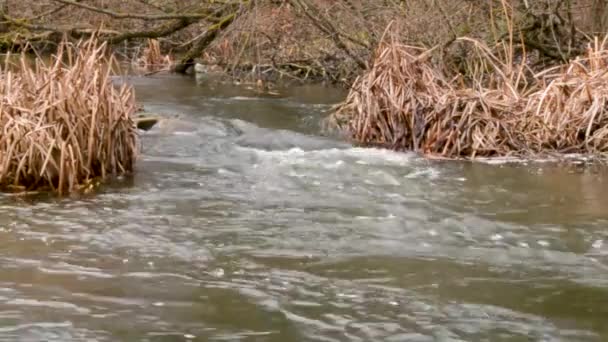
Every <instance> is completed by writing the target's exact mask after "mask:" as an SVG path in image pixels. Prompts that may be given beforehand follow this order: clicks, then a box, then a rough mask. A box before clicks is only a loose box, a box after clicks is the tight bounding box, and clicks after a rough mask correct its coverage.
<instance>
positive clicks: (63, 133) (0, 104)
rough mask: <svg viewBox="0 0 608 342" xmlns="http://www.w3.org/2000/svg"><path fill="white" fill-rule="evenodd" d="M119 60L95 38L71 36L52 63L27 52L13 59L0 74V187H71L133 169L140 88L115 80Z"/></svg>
mask: <svg viewBox="0 0 608 342" xmlns="http://www.w3.org/2000/svg"><path fill="white" fill-rule="evenodd" d="M7 60H8V58H7ZM114 62H115V61H114V57H113V56H110V57H108V56H107V54H106V46H105V44H101V45H100V44H98V43H97V41H96V40H95V38H91V39H89V40H87V41H81V42H79V43H78V44H76V45H75V46H73V45H70V44H69V43H67V42H65V41H64V42H63V43H62V44H61V45H60V46H59V48H58V51H57V54H56V55H53V56H52V58H51V61H50V62H49V63H48V64H45V63H44V62H43V61H42V60H41V59H39V58H37V59H36V60H35V61H34V63H31V62H30V61H28V59H27V58H26V57H25V56H22V57H21V58H20V62H19V64H18V65H12V66H11V65H9V64H8V62H7V64H6V65H5V67H4V70H3V71H2V72H1V73H0V190H3V191H6V190H21V191H23V190H40V189H44V188H48V189H50V190H53V191H55V192H57V193H59V194H65V193H69V192H73V191H77V190H79V189H81V188H82V186H84V185H90V184H91V183H92V181H93V180H95V179H99V178H101V179H105V178H106V177H108V176H111V175H122V174H126V173H129V172H131V171H133V167H134V163H135V158H136V138H137V136H136V128H135V124H134V122H133V120H132V117H131V116H132V114H134V112H135V108H136V106H135V99H134V93H133V90H132V88H130V87H128V86H126V85H123V86H122V87H120V88H116V87H115V86H114V85H113V84H112V81H111V79H110V73H111V65H112V64H113V63H114Z"/></svg>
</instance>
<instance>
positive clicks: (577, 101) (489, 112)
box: [331, 38, 608, 159]
mask: <svg viewBox="0 0 608 342" xmlns="http://www.w3.org/2000/svg"><path fill="white" fill-rule="evenodd" d="M461 40H462V41H463V42H465V43H467V44H472V45H473V48H474V49H475V50H476V51H477V55H478V58H477V61H475V62H472V70H477V71H478V72H477V73H473V75H474V77H473V79H472V80H471V81H467V82H465V81H463V80H462V79H461V78H459V77H456V78H454V79H447V77H446V76H445V75H444V74H443V73H442V71H441V70H442V68H441V67H440V66H438V65H437V64H436V63H433V62H432V61H431V60H430V55H431V53H430V51H429V50H424V49H418V48H415V47H411V46H406V45H403V44H401V43H398V42H397V41H395V40H392V39H385V40H384V41H383V42H382V43H381V44H380V46H379V47H378V49H377V50H376V54H375V57H374V60H373V63H372V66H371V68H370V69H369V70H368V71H367V72H366V73H365V74H364V75H362V76H360V77H359V78H358V79H357V81H356V82H355V83H354V85H353V86H352V89H351V91H350V94H349V95H348V97H347V99H346V101H345V102H344V103H343V104H341V105H340V106H339V107H338V109H337V111H336V112H335V113H334V114H333V116H332V118H331V119H332V120H331V121H332V123H333V124H334V125H335V126H338V127H339V128H341V129H342V131H344V132H345V133H346V135H347V136H348V137H350V139H352V140H353V141H354V142H356V143H358V144H361V145H366V146H382V147H387V148H391V149H395V150H414V151H418V152H420V153H423V154H426V155H429V156H440V157H444V158H466V159H472V158H475V157H496V156H521V157H530V156H537V155H539V154H545V153H560V154H562V153H564V154H565V153H581V154H585V155H598V154H602V153H606V152H608V74H607V73H606V70H607V67H608V42H607V40H604V41H602V42H599V41H597V40H596V41H594V42H591V43H590V44H589V46H588V49H587V53H586V55H585V56H581V57H579V58H577V59H575V60H572V61H571V62H569V63H568V64H564V65H560V66H557V67H553V68H549V69H546V70H542V71H540V72H536V73H533V72H532V71H531V70H530V69H529V68H528V67H527V65H526V63H525V57H524V58H523V59H522V62H521V63H515V62H514V60H513V53H512V51H513V49H512V47H509V46H505V45H503V49H502V50H501V51H503V52H505V53H503V54H500V56H499V55H498V54H497V53H493V52H492V50H491V49H490V48H488V47H487V46H486V45H484V44H483V43H481V42H480V41H477V40H473V39H466V38H462V39H461ZM501 56H502V57H501Z"/></svg>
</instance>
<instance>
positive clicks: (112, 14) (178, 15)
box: [53, 0, 210, 20]
mask: <svg viewBox="0 0 608 342" xmlns="http://www.w3.org/2000/svg"><path fill="white" fill-rule="evenodd" d="M53 1H55V2H59V3H62V4H65V5H70V6H75V7H80V8H84V9H86V10H89V11H92V12H97V13H102V14H105V15H108V16H110V17H112V18H115V19H141V20H174V19H205V18H206V17H208V16H209V14H210V13H209V12H210V11H209V10H202V11H201V10H199V11H198V12H199V13H193V14H188V13H172V14H135V13H118V12H114V11H110V10H106V9H103V8H99V7H95V6H91V5H87V4H84V3H80V2H76V1H73V0H53ZM195 12H197V11H195Z"/></svg>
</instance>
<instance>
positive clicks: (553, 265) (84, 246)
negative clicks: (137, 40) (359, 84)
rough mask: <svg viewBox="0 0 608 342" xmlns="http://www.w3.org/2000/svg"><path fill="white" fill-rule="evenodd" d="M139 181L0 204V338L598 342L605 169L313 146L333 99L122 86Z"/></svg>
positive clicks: (601, 333)
mask: <svg viewBox="0 0 608 342" xmlns="http://www.w3.org/2000/svg"><path fill="white" fill-rule="evenodd" d="M130 82H132V83H133V84H134V86H135V88H136V91H137V97H138V99H139V100H140V101H141V102H143V103H144V105H145V106H146V107H147V109H148V110H150V111H154V112H158V113H165V114H164V115H167V116H171V117H173V116H174V114H176V115H177V116H176V117H173V118H171V119H170V120H167V121H165V122H163V123H162V124H161V125H159V127H156V128H154V129H153V130H151V131H149V132H146V133H143V134H142V135H141V145H142V155H141V158H140V160H139V162H138V164H137V173H136V175H135V176H134V177H132V178H130V179H126V180H123V181H121V182H117V183H116V184H111V185H109V186H107V187H105V188H104V189H103V191H102V192H101V193H99V194H96V195H93V196H86V197H82V198H76V199H74V198H67V199H53V198H46V199H44V198H43V199H36V200H26V199H19V198H15V197H9V196H2V197H0V265H1V267H2V268H1V272H0V341H235V340H238V341H277V342H279V341H281V342H283V341H491V342H495V341H568V342H569V341H608V324H607V323H608V229H607V228H608V210H607V209H608V175H607V174H606V172H605V170H603V169H602V168H598V167H593V168H585V167H575V166H568V167H566V166H555V165H552V164H550V163H528V164H526V163H517V164H507V163H466V162H445V161H431V160H426V159H423V158H420V157H417V156H415V155H414V154H407V153H395V152H390V151H384V150H377V149H364V148H356V147H352V146H350V145H348V144H346V143H344V142H340V141H337V140H335V139H330V138H326V137H323V136H321V134H320V128H319V121H320V119H321V117H322V115H323V113H324V112H325V111H327V110H328V108H329V107H330V106H331V105H332V104H334V103H336V102H338V101H340V100H341V99H342V98H343V96H344V94H343V93H342V92H341V91H338V90H332V89H327V88H322V87H318V86H300V87H291V88H288V89H283V90H281V91H280V93H281V96H277V97H273V96H257V95H256V94H255V93H253V92H252V91H250V90H247V89H244V87H243V86H239V87H237V86H227V85H218V84H215V83H213V82H206V81H205V80H202V81H200V82H195V81H194V80H193V79H191V78H181V77H173V76H160V75H158V76H156V77H148V78H133V79H131V80H130Z"/></svg>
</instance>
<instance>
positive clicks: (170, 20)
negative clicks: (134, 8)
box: [0, 0, 248, 45]
mask: <svg viewBox="0 0 608 342" xmlns="http://www.w3.org/2000/svg"><path fill="white" fill-rule="evenodd" d="M49 1H50V2H53V3H56V7H54V8H51V9H50V10H45V12H42V13H38V14H34V15H33V16H31V17H29V18H18V17H12V16H10V15H9V11H8V9H7V8H6V2H5V1H2V0H0V5H2V7H0V20H1V21H2V23H3V24H5V25H6V26H7V29H9V30H10V27H11V26H12V27H15V28H19V29H21V30H14V31H15V32H20V33H19V36H20V37H21V38H22V39H25V40H28V36H30V35H31V36H40V34H42V36H43V37H49V39H51V40H52V39H53V38H52V37H55V38H56V37H62V36H64V35H66V34H67V35H68V36H70V37H73V38H82V37H85V36H89V35H91V34H93V33H94V32H96V33H99V34H100V36H99V37H100V39H104V40H106V41H108V42H109V43H110V44H119V43H122V42H124V41H127V40H132V39H141V38H161V37H167V36H170V35H172V34H174V33H176V32H178V31H181V30H183V29H185V28H187V27H190V26H191V25H192V24H195V23H198V22H201V21H206V22H208V23H212V26H211V27H215V26H217V27H219V28H220V29H221V28H223V27H224V26H225V25H226V23H229V22H230V21H231V20H233V19H234V18H231V19H230V20H226V18H227V17H226V16H225V13H230V11H234V12H236V9H237V8H238V6H239V5H240V4H241V3H248V1H243V0H226V1H215V0H209V1H200V2H192V3H191V5H190V6H186V7H185V8H181V9H176V8H172V7H168V8H166V9H162V8H159V7H156V6H153V7H150V8H149V9H150V11H151V12H152V13H146V12H149V11H146V10H144V11H143V12H144V13H138V12H120V11H119V10H118V7H116V8H110V9H106V8H101V7H97V6H95V5H91V4H88V3H84V2H81V1H79V0H49ZM124 3H125V4H129V5H133V4H134V3H136V2H133V1H131V2H130V1H125V2H124ZM140 3H141V4H144V5H145V6H150V5H148V4H147V2H140ZM66 7H76V8H78V9H80V10H83V11H84V12H85V13H91V14H97V16H99V15H102V16H108V17H109V18H111V20H114V21H115V22H116V23H122V22H125V23H127V25H126V26H131V29H127V30H123V29H120V28H114V27H121V26H122V27H124V26H125V25H123V24H119V25H114V26H112V25H108V26H106V25H105V24H104V29H101V28H99V27H92V26H91V25H90V24H89V22H87V21H86V19H85V21H83V23H74V22H72V21H65V20H63V21H62V20H59V21H57V20H55V19H53V18H50V21H49V20H42V19H49V18H45V17H47V16H48V15H51V14H54V13H58V12H61V10H62V9H64V8H66ZM163 11H165V13H162V12H163ZM154 12H161V13H154ZM134 20H135V23H134V22H133V21H134ZM137 21H140V22H142V24H136V22H137ZM144 22H145V23H147V22H153V23H156V24H153V26H152V27H150V25H147V24H143V23H144ZM108 27H110V29H108ZM207 30H209V29H207ZM7 32H11V31H7ZM4 39H5V40H10V36H7V37H4ZM9 43H10V42H9ZM195 43H196V42H195ZM195 45H196V44H195Z"/></svg>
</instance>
